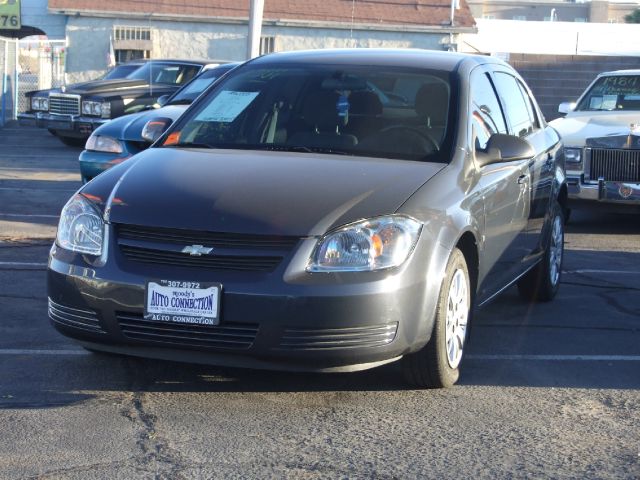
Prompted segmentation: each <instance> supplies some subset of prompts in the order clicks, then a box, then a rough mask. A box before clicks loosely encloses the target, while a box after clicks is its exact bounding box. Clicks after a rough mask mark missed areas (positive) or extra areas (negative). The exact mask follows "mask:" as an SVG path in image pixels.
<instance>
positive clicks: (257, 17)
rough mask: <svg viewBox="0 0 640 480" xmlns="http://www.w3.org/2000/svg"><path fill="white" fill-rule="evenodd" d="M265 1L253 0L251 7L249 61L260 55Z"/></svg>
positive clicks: (248, 38) (248, 45) (248, 39)
mask: <svg viewBox="0 0 640 480" xmlns="http://www.w3.org/2000/svg"><path fill="white" fill-rule="evenodd" d="M263 11H264V0H251V5H250V7H249V35H248V37H247V59H250V58H254V57H257V56H258V55H260V35H261V33H262V12H263Z"/></svg>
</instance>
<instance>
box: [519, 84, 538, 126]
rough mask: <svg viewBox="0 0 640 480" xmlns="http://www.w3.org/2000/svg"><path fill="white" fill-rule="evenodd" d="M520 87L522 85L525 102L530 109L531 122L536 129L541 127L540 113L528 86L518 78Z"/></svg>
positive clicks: (521, 89)
mask: <svg viewBox="0 0 640 480" xmlns="http://www.w3.org/2000/svg"><path fill="white" fill-rule="evenodd" d="M518 87H520V93H522V96H523V98H524V103H525V105H526V106H527V110H528V111H529V118H530V119H531V124H532V125H533V128H534V130H535V129H538V128H540V122H539V121H538V115H536V110H535V107H534V105H533V100H532V98H531V95H529V92H528V90H527V88H526V87H525V86H524V85H523V84H522V82H520V81H519V80H518Z"/></svg>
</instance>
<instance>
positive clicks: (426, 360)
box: [402, 248, 472, 388]
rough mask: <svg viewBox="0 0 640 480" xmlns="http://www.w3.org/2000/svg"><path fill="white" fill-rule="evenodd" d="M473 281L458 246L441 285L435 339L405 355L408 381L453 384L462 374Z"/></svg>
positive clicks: (432, 385)
mask: <svg viewBox="0 0 640 480" xmlns="http://www.w3.org/2000/svg"><path fill="white" fill-rule="evenodd" d="M471 298H472V297H471V282H470V280H469V269H468V268H467V262H466V261H465V258H464V255H463V254H462V252H461V251H460V250H459V249H457V248H456V249H454V250H453V252H452V253H451V256H450V257H449V261H448V262H447V268H446V270H445V276H444V280H443V281H442V286H441V287H440V294H439V297H438V305H437V309H436V316H435V322H434V326H433V332H432V334H431V339H430V340H429V343H427V344H426V345H425V346H424V347H423V348H422V349H421V350H419V351H417V352H415V353H412V354H409V355H405V356H404V357H403V359H402V367H403V372H404V376H405V378H406V380H407V381H408V382H409V383H410V384H412V385H414V386H416V387H422V388H442V387H451V386H453V385H454V384H455V383H456V382H457V381H458V378H459V376H460V362H461V361H462V357H463V354H464V348H465V342H466V339H467V331H468V326H469V320H470V316H471Z"/></svg>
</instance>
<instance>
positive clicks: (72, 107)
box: [49, 93, 80, 115]
mask: <svg viewBox="0 0 640 480" xmlns="http://www.w3.org/2000/svg"><path fill="white" fill-rule="evenodd" d="M49 113H55V114H57V115H80V95H68V94H63V93H52V94H50V95H49Z"/></svg>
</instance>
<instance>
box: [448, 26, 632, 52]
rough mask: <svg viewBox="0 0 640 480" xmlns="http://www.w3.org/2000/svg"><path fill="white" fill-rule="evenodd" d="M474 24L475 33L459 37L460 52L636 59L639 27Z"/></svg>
mask: <svg viewBox="0 0 640 480" xmlns="http://www.w3.org/2000/svg"><path fill="white" fill-rule="evenodd" d="M476 23H477V26H478V33H475V34H464V35H462V37H461V42H460V47H461V48H460V49H461V50H462V51H464V52H470V53H533V54H546V55H626V56H640V24H608V23H576V22H525V21H516V20H487V19H477V20H476Z"/></svg>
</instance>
